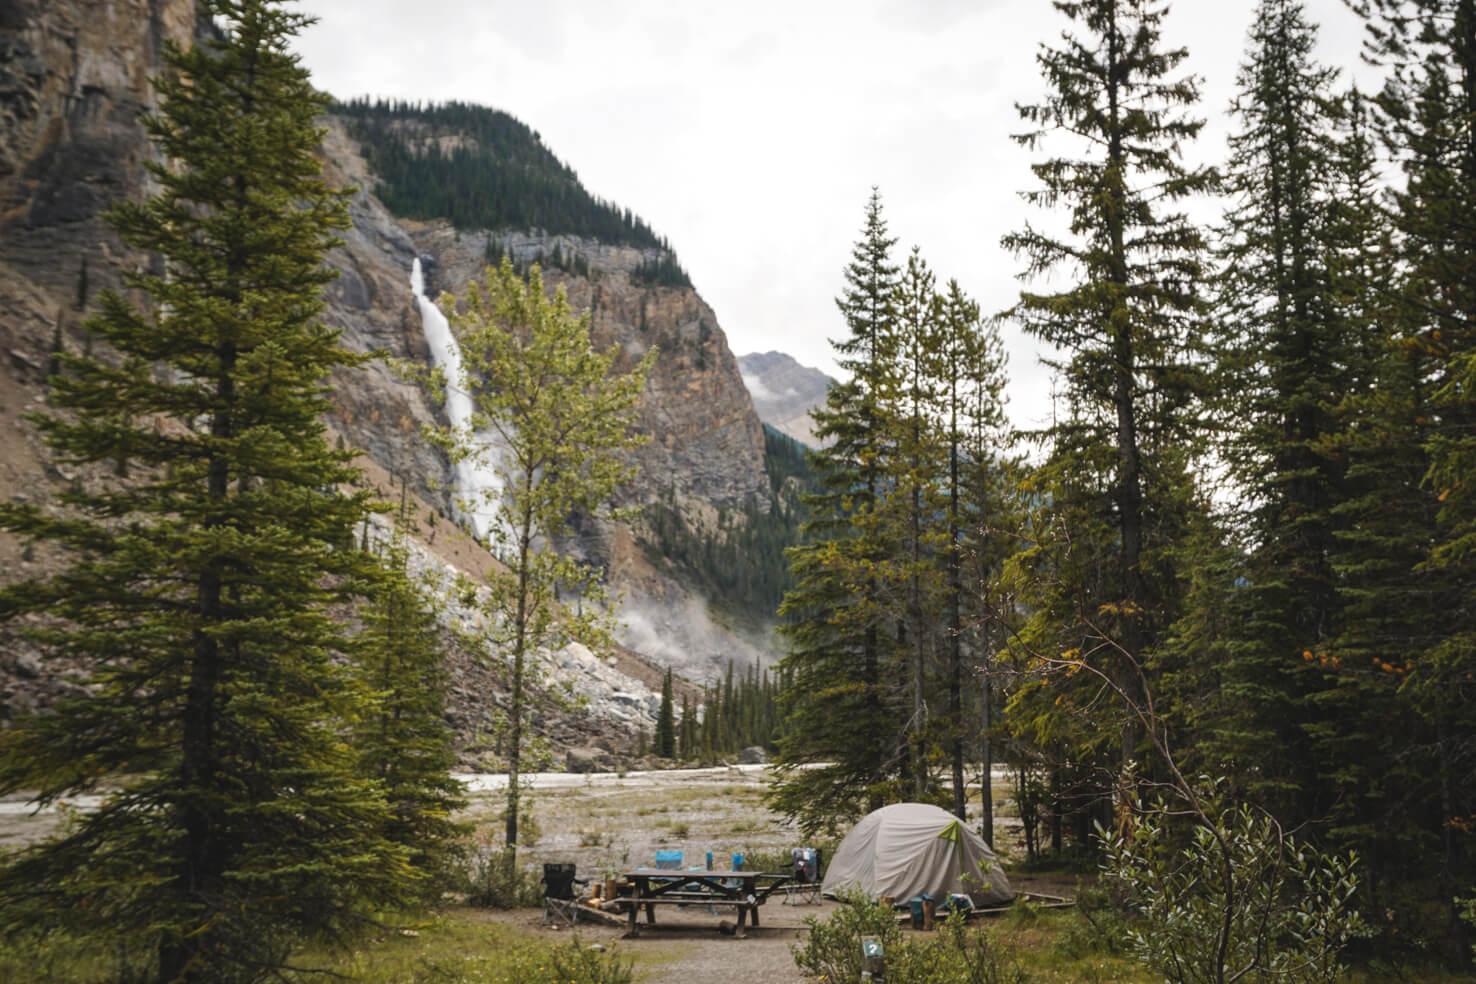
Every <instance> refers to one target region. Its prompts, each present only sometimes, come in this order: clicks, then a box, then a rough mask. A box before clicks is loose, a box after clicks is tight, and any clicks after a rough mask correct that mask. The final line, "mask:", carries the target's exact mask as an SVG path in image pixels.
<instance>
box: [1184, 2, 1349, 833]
mask: <svg viewBox="0 0 1476 984" xmlns="http://www.w3.org/2000/svg"><path fill="white" fill-rule="evenodd" d="M1315 41H1316V30H1315V28H1313V27H1312V26H1311V25H1310V24H1308V23H1307V21H1306V19H1305V18H1304V16H1303V14H1302V10H1301V7H1300V5H1299V4H1298V3H1296V2H1294V0H1262V2H1261V3H1260V5H1259V6H1258V8H1257V10H1256V16H1255V20H1254V22H1253V24H1252V27H1251V32H1250V37H1249V42H1248V49H1247V53H1246V59H1245V61H1244V63H1243V64H1242V66H1241V69H1240V73H1239V76H1238V81H1239V93H1238V95H1237V98H1236V101H1235V113H1236V116H1237V118H1238V119H1239V121H1240V124H1241V129H1240V130H1239V132H1237V133H1236V134H1234V135H1232V137H1231V139H1230V147H1231V157H1230V161H1229V163H1228V166H1227V169H1226V170H1227V173H1228V175H1229V177H1228V179H1227V190H1228V191H1229V192H1230V193H1231V194H1232V195H1233V204H1232V208H1231V210H1230V211H1229V213H1228V214H1227V216H1226V223H1227V230H1226V232H1227V235H1226V246H1225V248H1224V252H1225V263H1226V269H1225V271H1224V273H1223V275H1222V277H1221V285H1220V294H1221V297H1222V298H1223V301H1222V304H1221V308H1222V313H1221V315H1220V318H1219V322H1220V324H1221V326H1222V333H1223V335H1224V338H1223V341H1222V345H1223V349H1222V353H1221V366H1222V372H1223V374H1224V378H1225V385H1224V386H1223V390H1224V392H1225V393H1226V394H1227V397H1226V400H1225V402H1226V407H1225V418H1226V428H1227V431H1228V433H1229V435H1230V437H1229V440H1228V444H1227V448H1226V459H1227V461H1228V462H1229V463H1230V464H1231V466H1232V472H1233V475H1232V478H1233V479H1234V480H1235V481H1236V482H1237V484H1238V487H1239V488H1240V490H1241V495H1240V496H1239V497H1238V501H1239V502H1241V503H1243V504H1244V505H1243V507H1242V509H1241V515H1237V516H1231V517H1229V518H1228V520H1227V525H1228V526H1230V527H1231V528H1234V529H1237V530H1239V531H1240V532H1241V535H1242V536H1243V537H1244V538H1245V539H1246V540H1247V541H1248V542H1247V544H1246V549H1247V550H1248V553H1249V556H1248V557H1247V558H1246V561H1245V563H1244V564H1243V565H1242V566H1241V569H1240V570H1239V571H1238V572H1236V574H1235V577H1236V579H1237V580H1239V581H1240V582H1241V583H1242V587H1241V588H1240V589H1239V590H1236V591H1233V592H1231V593H1230V594H1229V597H1228V598H1227V602H1228V604H1230V605H1231V606H1232V611H1233V612H1234V613H1235V615H1234V617H1233V618H1232V619H1231V623H1232V626H1233V628H1232V629H1231V632H1230V635H1229V636H1228V637H1227V638H1222V640H1221V643H1222V644H1223V645H1226V646H1227V647H1228V657H1229V662H1228V664H1226V665H1225V666H1224V667H1223V668H1222V669H1221V670H1220V679H1221V682H1220V697H1221V699H1222V701H1223V705H1222V706H1223V708H1224V710H1225V714H1224V716H1223V717H1222V718H1221V719H1220V720H1219V721H1218V722H1216V724H1215V725H1214V727H1213V730H1212V732H1211V733H1209V734H1206V735H1205V736H1204V741H1205V742H1206V743H1208V744H1210V745H1211V746H1212V748H1213V750H1211V749H1210V748H1206V749H1203V751H1204V752H1205V754H1206V758H1207V759H1208V760H1210V761H1221V762H1224V763H1227V764H1231V763H1233V764H1234V766H1235V767H1236V769H1237V771H1239V772H1241V773H1242V775H1243V776H1244V777H1246V780H1247V782H1248V785H1249V791H1250V792H1251V794H1252V795H1253V796H1255V797H1256V799H1257V800H1258V801H1259V802H1260V803H1262V804H1263V805H1265V806H1267V807H1275V808H1276V809H1277V812H1278V814H1279V816H1280V817H1281V819H1282V820H1283V821H1284V822H1289V823H1298V822H1301V821H1303V820H1306V819H1308V818H1311V817H1317V816H1321V815H1322V812H1323V810H1324V808H1325V806H1326V804H1325V803H1320V802H1319V800H1321V798H1322V796H1323V794H1324V791H1325V790H1326V787H1325V786H1324V784H1322V783H1321V782H1319V781H1318V778H1317V775H1318V772H1319V766H1318V763H1317V753H1316V751H1315V750H1314V748H1313V747H1312V745H1313V732H1314V731H1315V730H1316V729H1317V728H1318V727H1319V722H1320V721H1321V719H1322V717H1323V713H1322V711H1321V710H1320V709H1319V707H1318V704H1319V694H1320V693H1321V692H1322V691H1323V690H1325V689H1327V688H1328V687H1329V686H1330V685H1331V684H1332V677H1330V676H1329V675H1328V674H1327V673H1325V672H1324V669H1323V667H1322V666H1321V665H1320V664H1319V663H1318V662H1317V661H1309V660H1305V659H1304V658H1303V654H1304V653H1309V652H1310V653H1325V652H1326V651H1327V648H1328V645H1329V642H1330V641H1331V639H1332V638H1333V637H1334V636H1335V635H1336V633H1337V631H1338V628H1339V619H1340V609H1341V599H1340V595H1339V591H1338V579H1337V577H1336V576H1335V574H1334V572H1333V568H1332V563H1333V553H1334V551H1335V548H1336V543H1337V539H1336V538H1337V536H1338V535H1339V533H1340V532H1341V529H1342V527H1343V521H1342V520H1340V519H1339V518H1338V517H1337V515H1336V510H1337V509H1338V508H1339V506H1340V505H1341V503H1342V502H1343V501H1344V500H1345V499H1346V497H1347V489H1346V483H1345V477H1344V463H1343V461H1342V459H1341V457H1340V456H1339V455H1338V454H1337V453H1336V450H1335V448H1336V444H1337V442H1338V439H1339V435H1340V434H1341V431H1342V427H1343V422H1342V421H1341V420H1340V419H1339V417H1338V415H1337V412H1336V405H1337V402H1338V400H1339V399H1340V398H1342V397H1343V396H1345V395H1346V394H1348V393H1350V392H1351V391H1352V390H1353V389H1354V387H1355V386H1356V384H1357V382H1358V378H1357V376H1356V373H1357V371H1358V369H1359V366H1358V365H1357V363H1356V362H1355V360H1354V358H1353V356H1354V355H1355V354H1356V353H1355V350H1354V349H1353V345H1352V343H1353V342H1354V340H1355V338H1356V335H1355V334H1354V333H1353V332H1351V331H1350V330H1349V326H1348V325H1346V324H1345V323H1344V321H1343V319H1342V317H1341V316H1340V312H1339V310H1338V307H1337V303H1336V294H1335V289H1336V288H1335V286H1334V282H1333V273H1332V270H1331V269H1330V267H1329V261H1330V260H1331V258H1332V257H1334V256H1336V255H1337V247H1338V244H1337V243H1336V242H1334V241H1333V239H1332V236H1333V228H1332V226H1331V224H1330V222H1331V218H1332V214H1331V201H1332V198H1333V195H1334V192H1335V186H1334V184H1333V182H1334V180H1335V178H1336V175H1337V166H1336V149H1335V147H1334V145H1333V139H1334V126H1335V124H1336V123H1337V114H1338V108H1337V106H1338V104H1337V102H1336V98H1335V96H1334V93H1333V92H1332V85H1333V82H1334V80H1335V77H1336V72H1334V71H1332V70H1330V69H1326V68H1323V67H1321V66H1319V65H1317V64H1316V63H1315V62H1314V61H1313V60H1312V55H1311V53H1312V49H1313V47H1314V44H1315Z"/></svg>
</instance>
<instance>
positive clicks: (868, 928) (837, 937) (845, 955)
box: [791, 895, 902, 984]
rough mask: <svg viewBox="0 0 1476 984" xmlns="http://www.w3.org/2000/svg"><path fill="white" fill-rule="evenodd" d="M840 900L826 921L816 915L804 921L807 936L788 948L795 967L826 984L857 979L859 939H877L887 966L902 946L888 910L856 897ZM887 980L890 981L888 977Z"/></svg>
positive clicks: (898, 929) (859, 959)
mask: <svg viewBox="0 0 1476 984" xmlns="http://www.w3.org/2000/svg"><path fill="white" fill-rule="evenodd" d="M842 901H844V902H846V903H848V904H847V905H846V906H844V907H842V908H840V909H837V910H836V911H835V912H834V913H833V914H832V915H831V916H830V918H829V919H825V920H821V919H820V918H819V917H818V916H811V917H809V918H808V919H806V920H805V926H806V927H807V928H808V929H809V934H808V937H807V938H806V940H805V942H804V943H803V944H801V945H799V946H796V947H792V948H791V949H792V950H793V951H794V962H795V963H796V964H798V965H799V968H800V969H801V970H803V971H805V972H806V973H808V974H809V975H810V976H811V977H817V978H823V979H824V980H825V982H826V984H848V982H855V981H860V980H861V970H862V965H861V964H862V961H861V938H862V937H863V936H875V937H876V938H877V939H879V940H881V944H882V950H883V952H884V953H885V954H886V957H887V960H888V962H889V963H890V961H891V960H892V959H893V954H894V953H896V952H897V951H898V950H900V948H901V945H902V930H901V929H900V928H899V927H898V926H897V918H896V914H895V913H894V912H893V911H892V909H891V908H890V907H888V906H884V905H880V904H878V903H876V902H873V901H872V900H871V899H868V898H866V897H865V896H860V895H848V896H845V897H844V898H843V899H842ZM888 979H892V977H891V975H890V974H888Z"/></svg>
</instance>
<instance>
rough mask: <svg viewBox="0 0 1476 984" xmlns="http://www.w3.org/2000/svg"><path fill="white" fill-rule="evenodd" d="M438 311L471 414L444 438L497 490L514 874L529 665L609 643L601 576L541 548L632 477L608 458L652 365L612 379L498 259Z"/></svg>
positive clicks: (490, 494)
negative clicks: (491, 477)
mask: <svg viewBox="0 0 1476 984" xmlns="http://www.w3.org/2000/svg"><path fill="white" fill-rule="evenodd" d="M441 303H442V305H443V306H444V308H445V309H446V311H447V314H448V316H449V317H450V318H451V321H452V323H453V325H455V327H456V328H457V335H458V337H459V338H460V340H461V348H462V356H463V362H462V371H463V377H464V378H463V379H461V380H459V383H460V385H461V386H462V387H464V388H465V389H466V391H467V392H468V393H470V394H471V397H472V402H473V413H472V422H471V432H470V433H466V434H451V435H447V439H448V441H449V444H450V446H451V448H452V451H453V453H454V454H455V455H458V456H465V455H470V456H477V457H480V458H481V459H482V461H483V464H485V465H487V466H489V467H491V468H493V469H495V470H496V472H497V473H498V475H499V476H500V478H501V481H500V483H498V484H499V485H500V488H499V489H493V490H488V491H486V492H484V494H485V495H486V496H487V498H488V502H487V505H488V506H490V507H492V509H493V512H494V515H495V522H494V524H493V531H492V536H493V537H494V539H495V540H496V548H497V549H496V553H497V555H498V556H500V557H504V558H506V565H507V566H506V569H505V570H494V571H492V572H491V573H489V575H488V581H487V586H488V588H490V589H491V591H490V600H489V602H488V604H489V612H490V614H491V615H492V622H493V624H492V626H491V628H490V634H489V637H488V643H489V645H490V646H491V647H493V651H494V652H497V653H498V654H499V656H501V655H502V654H504V653H505V654H506V656H508V657H510V659H509V662H510V665H511V673H512V678H511V681H510V684H511V687H510V689H511V695H510V697H509V700H508V708H507V722H506V727H507V738H506V742H505V746H504V747H505V756H504V757H505V759H506V761H507V769H508V785H507V813H506V823H507V827H506V838H507V840H506V843H507V851H508V854H509V861H511V859H512V856H513V854H514V852H515V846H516V844H517V837H518V803H519V797H520V793H521V790H520V787H519V783H518V777H519V775H520V773H521V769H522V755H523V747H524V725H525V718H526V716H527V713H528V706H529V699H528V698H529V693H528V690H529V686H530V684H531V683H532V682H533V670H534V669H535V667H534V666H533V665H532V662H531V661H532V660H533V659H534V658H535V656H536V654H537V653H538V652H539V651H540V650H543V649H556V648H558V647H560V646H562V645H563V644H564V643H565V642H567V641H569V640H579V641H581V642H583V643H585V644H586V645H589V646H591V648H596V649H598V648H601V647H607V646H609V645H610V644H611V642H612V640H611V638H610V634H609V625H608V619H607V617H606V616H605V615H604V614H603V613H602V610H601V607H600V606H599V605H598V604H592V603H589V602H591V601H597V600H598V599H599V595H600V585H599V580H598V578H599V572H598V571H595V570H593V569H592V568H589V567H587V566H585V565H582V564H580V563H578V562H577V561H575V560H573V559H571V558H569V557H565V556H561V555H560V554H558V553H557V552H555V550H554V549H553V547H552V546H551V540H552V539H554V538H556V537H557V536H558V535H560V534H563V533H564V532H566V530H567V527H568V523H569V519H570V517H571V516H573V515H575V514H576V513H583V514H589V513H592V512H594V511H595V510H597V509H599V508H600V507H602V506H604V505H605V504H606V503H608V502H609V500H610V499H611V497H612V496H613V495H614V493H615V491H616V489H617V488H618V487H619V486H620V485H621V484H622V483H624V482H626V481H628V480H629V479H630V478H631V477H632V476H633V474H634V470H633V468H631V467H629V466H627V465H626V464H625V463H624V462H623V461H622V459H621V458H620V456H619V452H621V451H624V450H628V449H630V448H634V447H636V446H637V445H639V444H640V443H641V440H640V439H639V438H638V437H637V436H636V435H634V434H632V433H631V430H630V428H631V422H632V419H633V413H634V410H633V408H634V406H635V403H636V400H637V399H639V397H640V394H641V392H642V390H643V388H644V386H645V377H646V372H647V370H648V369H649V367H650V364H651V360H652V357H651V356H648V357H647V359H646V360H645V361H644V362H642V363H641V364H640V365H639V366H637V367H636V368H635V369H633V370H632V371H630V372H627V373H618V372H615V371H614V369H613V367H614V364H615V359H616V358H617V356H618V355H619V353H618V351H614V350H612V351H609V352H606V353H599V352H596V351H595V350H594V348H593V345H592V342H591V340H590V327H589V314H588V313H587V312H586V313H585V314H583V315H575V314H574V313H573V312H572V311H571V310H570V309H569V304H568V300H567V299H566V298H565V296H564V292H563V290H562V289H560V290H558V291H557V292H555V294H554V296H553V297H552V298H550V297H548V296H546V295H545V291H544V287H543V276H542V273H541V272H540V271H539V269H538V267H537V266H536V265H535V266H533V267H531V268H530V269H529V271H528V279H527V282H526V283H525V282H524V281H523V279H522V278H521V277H520V276H518V275H517V274H516V273H515V272H514V271H513V268H512V263H511V262H510V261H508V260H507V259H506V258H504V259H503V262H502V266H501V267H498V268H496V269H493V268H491V267H489V268H488V269H487V272H486V277H485V279H484V282H483V283H482V284H478V283H476V282H473V283H472V284H470V285H469V286H468V288H467V292H466V296H465V297H464V298H463V299H462V303H461V305H460V309H459V310H458V305H457V302H456V299H455V298H453V297H451V296H450V295H445V296H443V297H442V299H441ZM483 431H490V432H492V433H494V434H496V435H497V438H498V440H497V442H496V443H495V446H493V447H488V446H485V445H483V444H481V443H480V442H478V441H477V440H475V439H474V438H473V436H472V435H474V434H477V433H480V432H483ZM561 592H562V593H563V594H564V595H565V596H568V595H569V594H575V595H580V596H582V597H584V598H585V599H587V601H586V603H585V604H582V605H581V606H579V608H578V609H577V610H576V611H569V610H567V609H564V608H563V607H562V606H560V605H559V603H558V595H559V593H561Z"/></svg>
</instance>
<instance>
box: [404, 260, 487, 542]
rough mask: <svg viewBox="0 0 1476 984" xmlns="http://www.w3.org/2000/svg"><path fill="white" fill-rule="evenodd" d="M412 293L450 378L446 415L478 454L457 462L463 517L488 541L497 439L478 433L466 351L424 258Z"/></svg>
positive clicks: (413, 276) (413, 272)
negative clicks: (428, 285)
mask: <svg viewBox="0 0 1476 984" xmlns="http://www.w3.org/2000/svg"><path fill="white" fill-rule="evenodd" d="M410 291H411V293H413V294H414V295H415V304H416V306H417V307H418V308H419V309H420V323H421V326H422V327H423V329H424V330H425V340H426V342H428V343H429V344H430V350H431V360H432V361H433V362H435V364H436V368H438V369H440V370H441V372H442V373H444V374H445V376H446V416H447V417H449V418H450V420H451V426H452V428H453V429H454V430H455V431H456V432H457V435H458V437H466V436H467V435H471V440H472V444H473V445H474V451H473V453H472V454H470V455H468V456H466V457H464V458H462V459H461V460H460V461H459V462H457V463H456V489H455V492H456V500H457V502H458V506H457V512H458V513H460V515H461V516H462V517H463V518H464V519H466V520H469V521H470V522H471V526H472V529H473V531H474V532H475V533H476V535H477V539H479V540H482V541H483V542H486V538H487V531H488V530H490V529H491V528H492V526H493V524H494V523H496V522H497V505H498V503H499V502H500V501H501V499H502V476H501V475H499V474H498V473H497V459H498V457H499V455H498V454H497V451H496V449H497V435H496V434H493V433H490V432H488V431H480V432H477V433H473V432H472V430H471V422H472V399H471V394H469V393H468V392H467V391H466V387H465V383H464V377H463V375H462V367H461V346H460V345H459V344H458V343H457V341H456V336H455V335H453V334H451V325H450V324H448V323H447V321H446V316H445V315H444V314H442V313H441V309H440V308H439V307H437V306H436V303H435V301H432V300H431V299H430V298H429V297H426V296H425V274H424V273H422V272H421V269H420V257H418V256H417V257H416V258H415V262H414V263H412V264H411V266H410Z"/></svg>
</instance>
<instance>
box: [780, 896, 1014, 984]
mask: <svg viewBox="0 0 1476 984" xmlns="http://www.w3.org/2000/svg"><path fill="white" fill-rule="evenodd" d="M845 901H846V902H847V903H849V904H848V905H847V906H846V907H845V908H843V909H837V910H836V911H835V913H834V914H833V915H832V916H831V917H830V918H829V919H827V920H825V921H823V922H822V921H820V920H819V919H818V918H815V917H811V918H809V919H806V920H805V925H806V926H808V927H809V931H810V932H809V938H808V939H807V940H806V941H805V943H804V944H803V945H802V946H798V947H795V948H794V959H795V963H797V964H798V965H799V966H800V968H801V969H802V970H805V971H807V972H808V973H809V974H810V975H811V976H813V977H817V978H820V979H823V980H824V981H825V982H826V984H856V982H859V981H860V980H861V971H862V959H861V939H862V937H864V936H874V937H876V938H878V939H880V940H881V944H882V951H883V953H884V954H885V956H886V962H887V980H888V981H889V982H891V984H1027V981H1028V980H1029V978H1028V977H1027V976H1026V975H1025V971H1024V970H1023V969H1022V968H1021V967H1020V966H1019V964H1018V963H1017V962H1016V961H1015V959H1014V958H1013V956H1012V955H1010V954H1008V953H1007V952H1003V951H1001V949H1000V947H999V945H998V944H997V943H996V942H994V941H993V940H991V939H990V938H989V936H988V935H987V934H986V933H983V932H981V931H979V930H976V929H970V928H969V926H968V924H967V923H966V922H965V921H964V914H963V913H962V912H954V913H950V914H949V917H948V919H947V920H945V921H944V922H943V924H942V925H941V926H940V928H939V932H938V934H937V935H936V936H926V937H916V938H912V939H909V938H908V937H907V936H906V935H905V934H904V933H903V932H902V930H901V928H899V927H898V925H897V917H896V913H895V912H894V910H892V909H891V908H889V907H886V906H882V905H878V904H877V903H875V902H872V901H871V900H870V899H867V898H864V897H857V896H851V897H848V898H847V899H846V900H845Z"/></svg>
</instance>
